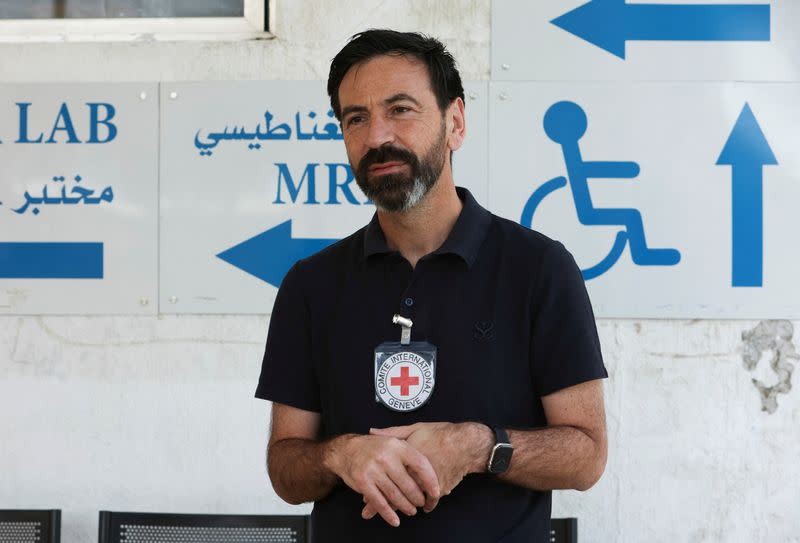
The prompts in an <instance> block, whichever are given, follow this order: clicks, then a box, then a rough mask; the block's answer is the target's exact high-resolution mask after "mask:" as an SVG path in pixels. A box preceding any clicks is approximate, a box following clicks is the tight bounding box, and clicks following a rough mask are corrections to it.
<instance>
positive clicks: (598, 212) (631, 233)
mask: <svg viewBox="0 0 800 543" xmlns="http://www.w3.org/2000/svg"><path fill="white" fill-rule="evenodd" d="M587 126H588V121H587V119H586V113H584V111H583V109H581V107H580V106H579V105H578V104H576V103H574V102H558V103H557V104H553V105H552V106H550V109H548V110H547V113H545V116H544V131H545V133H546V134H547V136H548V137H549V138H550V139H551V140H553V141H554V142H556V143H558V144H559V145H561V148H562V150H563V153H564V162H565V164H566V166H567V176H568V177H563V176H559V177H556V178H554V179H551V180H550V181H547V182H546V183H544V184H543V185H541V186H540V187H539V188H537V189H536V190H535V191H534V192H533V194H531V196H530V198H528V201H527V202H526V204H525V207H524V208H523V210H522V217H521V218H520V224H522V225H523V226H527V227H528V228H531V225H532V224H533V215H534V213H535V212H536V208H537V207H538V206H539V204H540V203H541V202H542V200H544V199H545V198H546V197H547V196H548V195H549V194H550V193H552V192H554V191H556V190H558V189H560V188H562V187H564V186H566V185H567V183H568V182H569V186H570V189H571V190H572V199H573V200H574V202H575V209H576V210H577V212H578V220H579V221H580V222H581V224H585V225H619V226H623V227H624V229H623V230H621V231H619V232H617V236H616V239H615V240H614V245H613V246H612V247H611V251H609V253H608V254H607V255H606V256H605V257H604V258H603V259H602V260H601V261H600V262H598V263H597V264H595V265H594V266H591V267H589V268H587V269H584V270H581V272H582V273H583V278H584V279H585V280H587V281H588V280H589V279H594V278H595V277H598V276H600V275H602V274H604V273H605V272H607V271H608V270H609V269H611V267H612V266H613V265H614V264H616V262H617V260H619V257H620V256H622V253H623V251H624V250H625V245H626V244H627V243H628V242H630V248H631V258H632V259H633V262H634V264H637V265H639V266H674V265H676V264H677V263H678V262H680V259H681V254H680V253H679V252H678V251H677V250H675V249H651V248H649V247H647V242H646V241H645V236H644V225H643V223H642V214H641V213H640V212H639V210H637V209H625V208H622V209H598V208H596V207H594V205H593V204H592V197H591V195H590V194H589V183H588V180H589V179H592V178H593V179H633V178H635V177H636V176H637V175H639V165H638V164H637V163H636V162H590V161H584V160H583V159H582V158H581V150H580V147H579V145H578V141H579V140H580V139H581V138H582V137H583V135H584V134H585V133H586V128H587Z"/></svg>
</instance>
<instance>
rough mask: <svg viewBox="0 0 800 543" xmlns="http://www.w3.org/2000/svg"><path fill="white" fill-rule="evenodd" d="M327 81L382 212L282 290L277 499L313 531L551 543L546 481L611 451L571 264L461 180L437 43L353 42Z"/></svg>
mask: <svg viewBox="0 0 800 543" xmlns="http://www.w3.org/2000/svg"><path fill="white" fill-rule="evenodd" d="M328 92H329V94H330V97H331V104H332V107H333V110H334V112H335V113H336V115H337V117H338V118H339V120H340V122H341V125H342V130H343V134H344V142H345V147H346V149H347V155H348V159H349V161H350V164H351V166H352V168H353V171H354V172H355V175H356V181H357V182H358V184H359V186H360V187H361V189H362V190H363V191H364V193H365V194H366V195H367V196H369V197H370V199H371V200H372V201H373V202H374V203H375V205H376V207H377V212H376V214H375V216H374V217H373V219H372V221H371V222H370V224H369V225H367V226H366V227H365V228H362V229H361V230H359V231H358V232H356V233H355V234H353V235H351V236H349V237H347V238H345V239H343V240H341V241H340V242H338V243H336V244H334V245H332V246H331V247H329V248H327V249H325V250H323V251H321V252H320V253H318V254H316V255H314V256H312V257H310V258H307V259H304V260H302V261H300V262H298V263H297V264H296V265H295V266H294V267H293V268H292V269H291V271H290V272H289V273H288V274H287V276H286V278H285V279H284V281H283V283H282V285H281V288H280V291H279V293H278V297H277V299H276V302H275V307H274V309H273V314H272V319H271V322H270V330H269V336H268V340H267V346H266V353H265V355H264V362H263V367H262V373H261V378H260V381H259V385H258V389H257V391H256V396H257V397H259V398H264V399H268V400H271V401H273V402H274V403H273V407H272V431H271V436H270V441H269V446H268V447H269V448H268V462H267V463H268V470H269V475H270V478H271V480H272V483H273V486H274V488H275V491H276V492H277V493H278V495H279V496H281V497H282V498H283V499H284V500H286V501H287V502H289V503H302V502H308V501H314V502H315V506H314V512H313V514H312V520H313V528H314V530H313V531H314V537H315V541H318V542H325V541H343V542H360V541H365V542H371V541H380V542H391V541H406V542H411V541H414V542H424V541H458V542H473V541H474V542H481V543H486V542H490V541H503V542H505V543H510V542H518V541H519V542H522V541H524V542H526V543H529V542H532V541H542V542H544V541H549V521H550V499H551V493H550V490H551V489H557V488H574V489H581V490H583V489H588V488H589V487H591V486H592V485H593V484H594V483H595V482H596V481H597V480H598V479H599V477H600V475H601V474H602V472H603V469H604V467H605V460H606V448H607V446H606V432H605V420H604V410H603V396H602V385H601V383H602V381H601V379H602V378H604V377H606V376H607V374H606V371H605V368H604V366H603V362H602V358H601V354H600V347H599V341H598V338H597V331H596V327H595V322H594V317H593V314H592V310H591V306H590V304H589V300H588V297H587V295H586V290H585V286H584V283H583V279H582V277H581V274H580V271H579V270H578V269H577V266H576V265H575V262H574V260H573V259H572V257H571V256H570V255H569V253H567V252H566V250H565V249H564V248H563V246H562V245H561V244H559V243H558V242H555V241H552V240H550V239H549V238H547V237H545V236H543V235H541V234H538V233H536V232H533V231H531V230H528V229H525V228H523V227H521V226H519V225H518V224H516V223H513V222H511V221H507V220H504V219H501V218H499V217H496V216H494V215H492V214H490V213H489V212H488V211H486V210H485V209H483V208H482V207H480V206H479V205H478V204H477V203H476V202H475V200H474V199H473V198H472V196H471V195H470V194H469V192H468V191H466V190H464V189H456V187H455V184H454V181H453V175H452V170H451V160H450V158H451V154H452V152H453V151H455V150H457V149H458V148H459V147H460V146H461V143H462V142H463V140H464V136H465V134H466V125H465V117H464V91H463V88H462V84H461V79H460V76H459V74H458V71H457V70H456V68H455V62H454V60H453V58H452V56H450V54H449V53H447V51H446V50H445V49H444V47H443V46H442V44H441V43H439V42H438V41H436V40H434V39H431V38H427V37H424V36H421V35H418V34H412V33H398V32H394V31H388V30H371V31H367V32H364V33H361V34H358V35H356V36H354V38H353V39H352V40H351V41H350V42H349V43H348V44H347V45H346V46H345V47H344V48H343V49H342V51H340V52H339V54H338V55H337V56H336V57H335V58H334V60H333V62H332V64H331V71H330V77H329V80H328ZM412 333H413V338H412V337H410V336H411V334H412ZM401 336H402V339H401V341H400V342H398V341H397V340H398V338H400V337H401ZM512 447H513V452H512Z"/></svg>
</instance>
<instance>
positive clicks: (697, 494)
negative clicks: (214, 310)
mask: <svg viewBox="0 0 800 543" xmlns="http://www.w3.org/2000/svg"><path fill="white" fill-rule="evenodd" d="M279 8H280V9H278V18H279V22H278V24H277V28H276V34H277V38H276V39H275V40H273V41H270V42H245V43H179V44H176V43H167V44H156V43H150V42H142V43H133V44H105V45H96V44H86V45H81V44H68V45H24V46H18V45H14V46H11V45H2V46H0V76H2V80H3V81H10V80H13V81H53V80H55V81H70V80H82V81H122V80H139V81H156V80H173V81H180V80H213V79H265V78H268V79H289V80H291V79H323V78H324V77H325V75H326V73H327V63H328V62H329V60H330V58H331V57H332V56H333V54H334V53H335V52H336V50H338V48H339V47H341V45H342V44H343V43H344V41H345V39H346V37H347V36H348V35H350V34H352V33H354V32H355V31H357V30H359V29H363V28H367V27H372V26H390V25H391V26H395V27H399V28H402V29H419V30H423V31H427V32H430V33H432V34H435V35H438V36H440V37H442V38H443V39H444V41H445V42H446V43H447V44H448V45H449V46H450V47H451V48H452V50H453V53H454V54H455V56H456V58H457V59H458V60H459V63H460V66H461V68H462V74H463V76H464V78H465V79H486V78H488V75H489V43H488V40H489V2H488V1H486V0H483V1H481V2H461V1H456V0H448V1H444V2H441V1H433V0H431V1H425V2H421V1H420V2H413V3H406V2H402V3H401V2H383V3H373V2H367V1H362V2H357V3H355V4H354V5H352V4H351V7H349V8H348V10H346V11H345V10H339V11H333V10H332V9H331V8H330V4H329V3H328V2H323V1H322V0H319V1H314V2H311V1H309V2H295V1H285V2H280V4H279ZM791 249H792V248H791V247H790V248H786V250H791ZM755 324H756V323H755V322H744V321H742V322H737V321H643V322H636V321H608V320H607V321H600V323H599V329H600V336H601V342H602V345H603V349H604V353H605V358H606V363H607V365H608V368H609V373H610V374H611V378H610V380H609V381H608V385H607V389H606V390H607V410H608V421H609V430H610V439H611V446H610V460H609V465H608V468H607V470H606V474H605V475H604V477H603V479H602V480H601V481H600V482H599V483H598V485H597V486H596V487H594V488H593V489H591V490H590V491H588V492H586V493H578V492H557V493H556V494H555V499H554V514H555V515H557V516H567V515H570V516H577V517H579V519H580V521H579V522H580V537H581V539H580V541H581V542H582V543H586V542H592V543H609V542H631V543H640V542H642V541H653V542H661V541H663V542H669V543H672V542H725V543H729V542H734V543H735V542H750V541H780V542H797V541H800V520H798V516H797V514H796V512H797V509H798V505H800V493H798V490H797V484H796V481H798V480H800V464H798V462H797V454H796V451H797V450H798V449H799V448H800V432H798V431H797V427H798V423H800V401H799V400H798V395H797V392H796V391H792V392H790V393H788V394H781V395H779V396H778V400H777V401H778V409H777V410H776V411H775V413H774V414H772V415H770V414H767V413H766V412H763V411H761V403H760V400H759V395H758V392H757V391H756V389H755V387H754V386H753V385H752V384H751V379H752V378H754V377H757V378H759V379H762V380H766V381H770V380H771V381H774V380H775V374H774V372H773V371H772V370H771V369H770V368H769V356H768V355H764V357H763V358H762V360H761V361H760V362H759V364H758V365H757V367H756V369H755V370H753V372H750V371H747V370H745V369H744V366H743V363H742V360H741V356H742V355H741V353H740V352H739V351H740V349H741V347H742V339H741V334H742V333H743V332H744V331H747V330H750V329H752V328H753V327H754V325H755ZM266 327H267V319H266V318H264V317H257V316H250V317H244V316H238V317H234V316H230V317H212V316H191V317H190V316H180V317H178V316H162V317H44V318H42V317H8V316H5V317H0V435H2V436H3V440H2V441H0V507H31V508H33V507H40V508H45V507H61V508H62V509H63V517H62V531H63V537H62V541H63V542H64V543H85V542H91V541H96V537H97V511H98V510H99V509H101V508H110V509H130V510H168V511H180V512H236V513H282V512H289V511H291V512H307V511H308V510H309V509H308V507H307V506H304V507H292V506H288V505H286V504H284V503H283V502H281V500H280V499H279V498H277V496H275V494H274V493H273V492H272V491H271V489H270V488H269V485H268V482H267V479H266V473H265V470H264V468H263V451H264V442H265V440H266V435H267V421H268V410H267V408H266V406H265V405H264V404H263V403H262V402H259V401H256V400H254V399H252V393H253V390H254V388H255V383H256V379H257V377H258V372H259V366H260V359H261V354H262V351H263V340H264V336H265V334H266ZM798 327H800V322H795V323H794V328H795V330H797V329H798ZM796 336H797V332H795V338H794V340H793V341H794V342H795V344H797V343H798V341H797V337H796ZM797 363H798V361H797V360H795V361H794V364H795V366H796V365H797Z"/></svg>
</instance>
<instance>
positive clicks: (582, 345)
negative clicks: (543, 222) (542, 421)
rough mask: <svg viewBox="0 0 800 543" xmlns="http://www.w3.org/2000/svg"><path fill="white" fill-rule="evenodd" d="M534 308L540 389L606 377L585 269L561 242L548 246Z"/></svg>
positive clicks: (533, 348) (545, 390) (537, 385)
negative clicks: (582, 272) (583, 272)
mask: <svg viewBox="0 0 800 543" xmlns="http://www.w3.org/2000/svg"><path fill="white" fill-rule="evenodd" d="M531 308H532V309H531V311H532V319H531V322H532V327H533V330H532V334H531V365H532V367H531V372H532V374H533V381H534V388H535V390H536V393H537V395H539V396H546V395H547V394H551V393H553V392H556V391H557V390H561V389H563V388H567V387H570V386H573V385H577V384H580V383H583V382H586V381H591V380H593V379H603V378H606V377H608V373H607V372H606V368H605V366H604V364H603V355H602V353H601V350H600V339H599V338H598V335H597V325H596V323H595V318H594V312H593V311H592V304H591V302H590V301H589V294H588V293H587V292H586V284H585V282H584V279H583V275H582V274H581V271H580V269H579V268H578V265H577V264H576V263H575V259H574V258H572V255H571V254H570V253H569V252H568V251H567V250H566V249H565V248H564V246H563V245H562V244H561V243H558V242H555V243H554V244H553V245H551V246H550V247H549V248H548V249H547V250H546V251H545V252H544V255H543V260H542V265H541V268H540V271H539V274H538V277H537V283H536V286H535V288H534V291H533V300H532V304H531Z"/></svg>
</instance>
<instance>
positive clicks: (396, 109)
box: [392, 106, 411, 113]
mask: <svg viewBox="0 0 800 543" xmlns="http://www.w3.org/2000/svg"><path fill="white" fill-rule="evenodd" d="M392 111H394V112H395V113H405V112H407V111H411V108H410V107H406V106H395V107H394V109H393V110H392Z"/></svg>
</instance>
